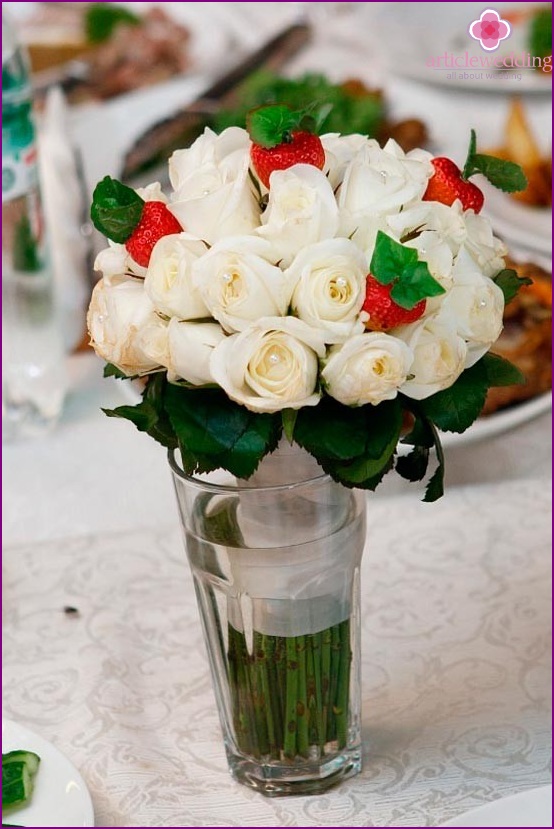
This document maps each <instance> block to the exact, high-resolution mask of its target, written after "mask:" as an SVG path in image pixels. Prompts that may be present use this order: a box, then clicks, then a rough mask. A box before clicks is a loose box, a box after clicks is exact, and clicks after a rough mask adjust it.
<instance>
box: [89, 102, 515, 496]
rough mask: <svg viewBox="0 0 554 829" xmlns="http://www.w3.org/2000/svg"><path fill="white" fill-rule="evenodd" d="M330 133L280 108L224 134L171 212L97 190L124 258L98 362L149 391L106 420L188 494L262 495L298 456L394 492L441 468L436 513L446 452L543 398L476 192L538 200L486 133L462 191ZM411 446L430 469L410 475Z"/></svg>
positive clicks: (499, 247)
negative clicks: (484, 424)
mask: <svg viewBox="0 0 554 829" xmlns="http://www.w3.org/2000/svg"><path fill="white" fill-rule="evenodd" d="M315 121H316V118H315V117H314V116H313V115H310V114H309V113H306V112H293V111H291V110H290V109H289V108H288V107H286V106H280V105H272V106H268V107H262V108H260V109H258V110H255V111H253V112H252V113H251V114H250V116H249V118H248V131H246V130H243V129H240V128H238V127H229V128H228V129H226V130H224V131H223V132H222V133H221V134H220V135H216V134H215V133H213V132H212V131H210V130H209V129H207V130H206V131H205V132H204V134H203V135H201V136H200V137H199V138H198V139H197V140H196V141H195V142H194V143H193V144H192V146H191V147H189V148H187V149H183V150H178V151H177V152H175V153H174V154H173V155H172V156H171V158H170V160H169V176H170V181H171V184H172V187H173V191H172V193H171V194H170V195H169V197H167V196H166V195H164V194H163V193H162V191H161V188H160V186H159V184H157V183H154V184H151V185H149V186H148V187H146V188H144V189H142V190H138V191H134V190H132V189H131V188H129V187H126V186H124V185H123V184H121V183H119V182H118V181H116V180H114V179H111V178H109V177H106V178H105V179H104V180H103V181H101V182H100V183H99V184H98V186H97V188H96V190H95V193H94V200H93V206H92V219H93V221H94V224H95V225H96V227H97V228H98V229H99V230H101V231H102V232H103V233H105V235H106V236H107V237H108V239H109V240H110V241H109V247H108V248H107V249H106V250H104V251H102V252H101V253H100V254H99V256H98V258H97V260H96V265H95V267H96V269H97V270H100V271H102V272H103V278H102V279H101V280H100V281H99V282H98V284H97V285H96V287H95V289H94V292H93V296H92V300H91V304H90V310H89V313H88V327H89V332H90V336H91V343H92V345H93V347H94V349H95V350H96V352H97V353H98V354H99V355H100V356H101V357H102V358H103V359H104V360H106V361H107V363H108V366H107V368H106V370H105V373H106V375H116V376H120V377H137V376H139V377H145V378H146V385H145V388H144V392H143V399H142V402H141V403H140V404H139V405H137V406H134V407H132V406H122V407H119V408H117V409H114V410H112V411H107V412H106V413H107V414H108V415H110V416H116V417H124V418H128V419H129V420H131V421H132V422H133V423H135V425H136V426H137V428H138V429H140V430H142V431H145V432H147V433H148V434H149V435H151V436H152V437H153V438H155V439H156V440H157V441H159V442H160V443H162V444H163V445H165V446H166V447H169V448H176V447H178V448H179V450H180V452H181V456H182V461H183V464H184V468H185V471H187V472H189V473H194V472H204V471H209V470H213V469H216V468H224V469H227V470H229V471H230V472H232V473H233V474H234V475H237V476H238V477H241V478H248V477H249V476H251V475H252V473H253V472H254V471H255V470H256V468H257V467H258V464H259V463H260V460H261V459H262V458H263V457H264V456H265V455H267V454H268V453H270V452H272V451H273V450H274V449H275V447H276V446H277V443H278V442H279V439H280V437H281V435H284V436H285V437H286V439H287V440H289V441H290V442H291V443H292V442H295V443H296V444H298V445H300V446H301V447H303V448H304V449H305V450H307V452H309V453H310V454H311V455H312V456H313V457H314V458H315V459H316V460H317V462H318V463H319V464H320V465H321V467H322V468H323V469H324V470H325V471H326V472H328V473H329V474H330V475H331V476H332V478H333V479H334V480H336V481H338V482H340V483H342V484H344V485H346V486H349V487H361V488H365V489H374V488H375V487H376V486H377V484H378V483H379V482H380V481H381V479H382V478H383V476H384V475H385V473H387V472H388V471H389V470H391V469H393V468H394V469H395V470H396V471H397V472H398V473H399V474H400V475H402V476H403V477H405V478H407V479H408V480H412V481H415V480H422V479H423V478H424V476H425V475H426V470H427V466H428V459H429V454H430V449H431V448H432V447H433V446H435V448H436V454H437V458H438V467H437V469H436V470H435V471H434V474H433V475H432V477H431V478H430V481H429V483H428V486H427V490H426V495H425V499H426V500H435V499H436V498H438V497H440V495H441V494H442V491H443V484H442V482H443V455H442V452H441V448H440V437H439V431H438V430H447V431H448V430H451V431H455V432H462V431H464V430H465V429H466V428H467V427H468V426H470V425H471V423H472V422H473V421H474V420H475V418H476V417H477V416H478V415H479V413H480V410H481V408H482V406H483V404H484V401H485V396H486V393H487V389H488V388H489V387H490V386H493V385H503V384H511V383H514V382H521V379H522V378H521V376H520V375H519V373H518V372H517V371H516V370H515V369H514V368H513V367H512V366H510V365H509V364H508V363H506V362H505V361H504V360H502V359H501V358H499V357H495V356H493V355H491V354H488V351H489V349H490V347H491V345H492V344H493V343H494V341H495V340H496V339H497V337H498V336H499V334H500V331H501V329H502V316H503V309H504V304H505V302H507V301H509V300H510V298H511V297H512V296H513V295H514V294H515V292H516V291H517V289H518V287H519V285H520V284H523V282H524V280H521V279H518V277H517V275H516V274H515V272H513V271H510V270H506V269H505V268H504V262H503V256H504V254H505V252H506V249H505V246H504V244H503V243H502V242H501V241H500V240H499V239H497V238H495V236H494V235H493V233H492V230H491V227H490V224H489V222H488V220H487V219H486V218H485V217H483V216H481V215H480V210H481V208H482V206H483V194H482V192H481V191H480V190H479V189H478V187H477V186H476V185H475V184H473V183H472V182H471V181H469V180H468V179H469V177H470V176H471V175H473V174H474V173H477V172H478V173H482V174H484V175H485V176H487V177H488V178H489V180H490V181H492V183H493V184H495V185H497V186H499V187H502V188H503V189H505V190H517V189H521V188H522V187H524V186H525V178H524V176H523V174H522V172H521V170H520V168H519V167H517V165H515V164H512V163H510V162H505V161H500V160H498V159H495V158H493V157H490V156H485V155H481V154H478V153H477V152H476V146H475V134H474V133H473V132H472V136H471V142H470V147H469V152H468V158H467V161H466V164H465V166H464V169H463V172H462V171H460V170H459V169H458V167H457V166H456V165H455V164H454V162H452V161H451V160H450V159H447V158H433V157H432V156H431V155H430V154H429V153H428V152H425V151H423V150H413V151H411V152H409V153H408V154H404V152H403V151H402V150H401V149H400V147H399V146H398V145H397V144H396V143H395V142H394V141H392V140H390V141H388V143H387V144H386V145H385V146H384V147H383V148H381V147H380V146H379V144H378V143H377V141H375V140H374V139H368V138H366V137H364V136H362V135H344V136H343V135H337V134H327V135H323V136H321V137H319V136H318V135H316V134H315V132H314V131H310V130H309V129H306V126H307V124H308V125H311V126H312V127H313V126H314V122H315ZM310 122H311V124H310ZM403 434H404V436H403V437H402V435H403ZM400 439H402V441H403V442H404V443H406V444H409V445H410V446H412V447H413V448H412V451H411V452H410V453H409V454H403V455H401V456H400V457H397V456H396V453H397V446H398V443H399V440H400Z"/></svg>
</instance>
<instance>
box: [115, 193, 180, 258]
mask: <svg viewBox="0 0 554 829" xmlns="http://www.w3.org/2000/svg"><path fill="white" fill-rule="evenodd" d="M182 230H183V228H182V227H181V225H180V224H179V222H178V221H177V219H176V218H175V216H174V215H173V213H170V212H169V210H168V209H167V206H166V205H165V204H164V203H163V202H161V201H147V202H144V207H143V209H142V213H141V216H140V219H139V221H138V224H137V225H136V227H135V228H134V230H133V232H132V233H131V235H130V236H129V238H128V239H127V241H126V242H125V247H126V248H127V250H128V252H129V253H130V254H131V256H132V257H133V259H134V260H135V262H136V263H137V264H138V265H142V267H143V268H147V267H148V262H149V261H150V254H151V253H152V248H153V247H154V245H155V244H156V242H157V241H158V239H161V238H162V236H169V235H170V234H171V233H181V231H182Z"/></svg>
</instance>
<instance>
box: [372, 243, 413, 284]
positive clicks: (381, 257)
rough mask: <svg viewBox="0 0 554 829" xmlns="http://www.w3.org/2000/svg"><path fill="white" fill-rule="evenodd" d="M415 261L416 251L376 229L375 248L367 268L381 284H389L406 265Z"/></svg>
mask: <svg viewBox="0 0 554 829" xmlns="http://www.w3.org/2000/svg"><path fill="white" fill-rule="evenodd" d="M416 262H417V251H416V250H414V248H408V247H406V246H405V245H401V244H400V242H397V241H395V240H394V239H391V237H390V236H387V234H386V233H383V231H382V230H378V231H377V238H376V240H375V248H374V250H373V256H372V257H371V262H370V265H369V270H370V271H371V273H372V275H373V276H374V277H375V279H376V280H377V281H378V282H380V283H381V285H390V283H391V282H393V281H394V280H395V279H398V277H399V276H400V274H401V273H402V272H403V271H404V269H405V268H406V267H407V266H408V265H415V263H416Z"/></svg>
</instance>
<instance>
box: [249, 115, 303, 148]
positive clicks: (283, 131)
mask: <svg viewBox="0 0 554 829" xmlns="http://www.w3.org/2000/svg"><path fill="white" fill-rule="evenodd" d="M303 116H304V112H303V111H302V112H295V111H293V110H292V109H290V107H288V106H285V105H284V104H272V105H270V106H263V107H259V108H258V109H254V110H253V111H252V112H249V113H248V115H247V116H246V128H247V130H248V133H249V135H250V138H251V139H252V141H253V142H254V144H259V146H260V147H266V148H268V149H270V148H271V147H276V146H277V145H278V144H282V143H283V141H289V140H290V136H291V132H292V131H293V130H294V129H298V126H299V124H300V121H301V120H302V117H303Z"/></svg>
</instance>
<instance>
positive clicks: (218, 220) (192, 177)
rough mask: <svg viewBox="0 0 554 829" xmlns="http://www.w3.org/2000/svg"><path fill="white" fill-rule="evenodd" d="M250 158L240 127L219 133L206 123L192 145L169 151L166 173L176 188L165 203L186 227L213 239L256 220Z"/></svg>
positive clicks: (254, 224)
mask: <svg viewBox="0 0 554 829" xmlns="http://www.w3.org/2000/svg"><path fill="white" fill-rule="evenodd" d="M249 163H250V139H249V137H248V133H247V132H246V131H245V130H242V129H239V127H229V129H226V130H224V131H223V132H222V133H221V135H216V134H215V133H214V132H212V130H210V129H206V130H205V131H204V133H203V134H202V135H201V136H199V138H197V139H196V141H195V142H194V144H193V145H192V146H191V147H189V148H188V149H186V150H177V151H176V152H174V153H173V155H172V156H171V158H170V159H169V177H170V179H171V184H172V185H173V188H174V190H175V192H174V194H173V195H172V196H171V204H170V205H169V209H170V210H171V212H172V213H173V214H174V215H175V216H176V217H177V219H178V220H179V222H180V223H181V225H182V226H183V228H184V229H185V230H187V231H188V232H189V233H192V234H193V235H194V236H197V237H198V238H200V239H204V240H205V241H206V242H209V243H210V244H213V243H214V242H216V241H217V240H218V239H222V238H225V237H226V236H232V235H235V234H240V233H250V232H251V231H253V230H254V228H256V227H257V226H258V224H259V222H260V208H259V204H258V200H257V197H256V194H255V192H254V189H253V186H252V183H251V181H250V178H249V175H248V167H249Z"/></svg>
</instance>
